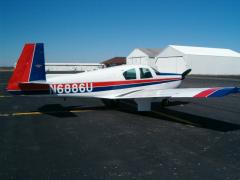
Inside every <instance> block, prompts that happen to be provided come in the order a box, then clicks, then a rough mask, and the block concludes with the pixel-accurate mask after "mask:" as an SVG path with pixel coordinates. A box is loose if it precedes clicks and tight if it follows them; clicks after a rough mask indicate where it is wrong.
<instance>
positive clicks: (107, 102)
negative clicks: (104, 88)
mask: <svg viewBox="0 0 240 180" xmlns="http://www.w3.org/2000/svg"><path fill="white" fill-rule="evenodd" d="M102 102H103V104H104V105H105V106H106V107H107V108H116V107H117V106H118V101H117V100H112V99H102Z"/></svg>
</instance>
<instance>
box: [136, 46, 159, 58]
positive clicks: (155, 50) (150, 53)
mask: <svg viewBox="0 0 240 180" xmlns="http://www.w3.org/2000/svg"><path fill="white" fill-rule="evenodd" d="M138 49H139V50H140V51H142V52H144V53H145V54H147V55H148V56H149V57H156V56H157V55H158V54H159V53H160V52H161V51H162V50H163V49H160V48H138Z"/></svg>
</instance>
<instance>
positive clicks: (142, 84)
mask: <svg viewBox="0 0 240 180" xmlns="http://www.w3.org/2000/svg"><path fill="white" fill-rule="evenodd" d="M146 69H147V70H149V71H150V73H149V72H146V75H148V77H147V78H145V77H141V76H143V75H142V74H143V73H142V70H145V71H146ZM128 70H130V71H135V74H134V77H131V78H130V79H126V77H127V76H128V75H127V73H128V72H126V71H128ZM130 71H129V72H130ZM149 74H150V75H151V77H149V76H150V75H149ZM125 76H126V77H125ZM47 83H49V84H50V89H51V94H53V95H57V96H64V97H96V98H105V97H106V98H111V96H116V95H118V94H119V95H121V94H124V93H128V92H130V91H137V90H141V89H172V88H177V87H178V86H179V85H180V84H181V75H179V74H171V73H168V74H166V73H165V74H164V73H163V74H162V75H161V74H160V75H158V74H157V73H156V72H155V71H154V69H152V68H151V67H149V66H142V65H122V66H117V67H111V68H106V69H99V70H95V71H90V72H84V73H77V74H71V75H61V76H59V77H52V78H48V79H47Z"/></svg>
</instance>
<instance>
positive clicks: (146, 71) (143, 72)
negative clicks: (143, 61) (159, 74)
mask: <svg viewBox="0 0 240 180" xmlns="http://www.w3.org/2000/svg"><path fill="white" fill-rule="evenodd" d="M140 77H141V79H145V78H152V77H153V76H152V73H151V71H150V70H149V69H148V68H140Z"/></svg>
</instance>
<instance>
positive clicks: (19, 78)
mask: <svg viewBox="0 0 240 180" xmlns="http://www.w3.org/2000/svg"><path fill="white" fill-rule="evenodd" d="M34 48H35V44H26V45H25V46H24V48H23V50H22V53H21V55H20V57H19V59H18V62H17V65H16V68H15V70H14V72H13V75H12V76H11V78H10V80H9V82H8V87H7V89H8V90H20V88H19V82H28V80H29V73H30V70H31V65H32V59H33V55H34Z"/></svg>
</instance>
